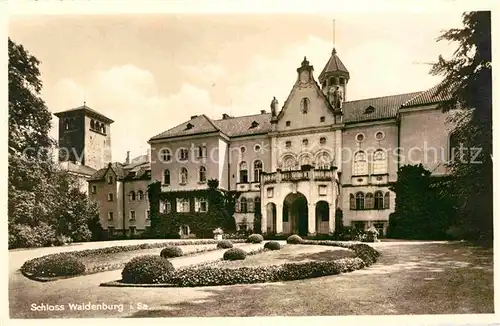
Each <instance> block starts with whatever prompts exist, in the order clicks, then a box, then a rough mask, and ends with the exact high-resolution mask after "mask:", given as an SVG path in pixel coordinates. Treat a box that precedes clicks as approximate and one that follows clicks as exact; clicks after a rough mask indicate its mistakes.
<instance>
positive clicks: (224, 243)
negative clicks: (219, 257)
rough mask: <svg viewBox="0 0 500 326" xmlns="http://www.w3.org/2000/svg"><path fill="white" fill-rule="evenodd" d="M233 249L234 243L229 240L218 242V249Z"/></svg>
mask: <svg viewBox="0 0 500 326" xmlns="http://www.w3.org/2000/svg"><path fill="white" fill-rule="evenodd" d="M232 247H233V243H232V242H231V241H229V240H221V241H219V242H217V248H218V249H229V248H232Z"/></svg>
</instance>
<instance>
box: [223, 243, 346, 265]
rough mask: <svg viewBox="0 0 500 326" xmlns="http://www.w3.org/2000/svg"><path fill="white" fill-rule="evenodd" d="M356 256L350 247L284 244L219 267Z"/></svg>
mask: <svg viewBox="0 0 500 326" xmlns="http://www.w3.org/2000/svg"><path fill="white" fill-rule="evenodd" d="M349 257H356V255H355V254H354V252H353V251H352V250H350V249H346V248H340V247H330V246H311V245H284V246H283V248H282V249H281V250H273V251H266V252H264V253H260V254H256V255H251V256H247V258H246V259H245V260H233V261H228V260H225V261H222V262H219V263H217V266H219V267H227V268H239V267H255V266H269V265H282V264H285V263H299V262H306V261H331V260H335V259H340V258H349Z"/></svg>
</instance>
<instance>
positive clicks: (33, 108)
mask: <svg viewBox="0 0 500 326" xmlns="http://www.w3.org/2000/svg"><path fill="white" fill-rule="evenodd" d="M39 64H40V62H39V61H38V60H37V59H36V58H35V57H34V56H32V55H31V54H29V53H28V51H26V50H25V49H24V47H23V46H22V45H18V44H16V43H14V42H13V41H12V40H10V39H9V158H8V162H9V171H8V212H9V217H8V221H9V225H8V227H9V247H10V248H15V247H35V246H48V245H54V244H62V243H64V242H66V241H87V240H90V238H91V237H92V232H91V230H90V229H89V224H90V225H93V226H94V227H95V228H93V229H94V230H95V231H97V230H98V227H97V226H98V225H97V223H95V219H96V218H98V210H97V208H96V206H95V205H94V204H92V203H90V201H89V200H88V197H87V196H86V194H84V193H82V192H81V191H80V190H79V188H78V183H77V182H76V180H75V179H74V177H73V176H71V175H70V174H68V173H67V172H65V171H61V170H60V169H59V168H58V167H57V165H56V164H55V162H53V160H52V152H53V151H54V144H55V143H54V141H53V140H52V139H51V138H50V137H49V130H50V128H51V123H50V121H51V114H50V112H49V111H48V109H47V107H46V106H45V102H44V101H43V99H42V98H41V97H40V91H41V89H42V82H41V80H40V71H39V69H38V65H39ZM92 221H94V222H92Z"/></svg>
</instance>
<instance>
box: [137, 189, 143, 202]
mask: <svg viewBox="0 0 500 326" xmlns="http://www.w3.org/2000/svg"><path fill="white" fill-rule="evenodd" d="M137 199H138V200H143V199H144V191H142V190H139V191H138V192H137Z"/></svg>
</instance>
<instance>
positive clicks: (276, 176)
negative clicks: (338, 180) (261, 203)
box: [262, 170, 336, 185]
mask: <svg viewBox="0 0 500 326" xmlns="http://www.w3.org/2000/svg"><path fill="white" fill-rule="evenodd" d="M335 175H336V171H335V170H308V171H304V170H291V171H277V172H272V173H262V184H264V185H266V184H270V183H280V182H299V181H309V180H314V181H333V180H335Z"/></svg>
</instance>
